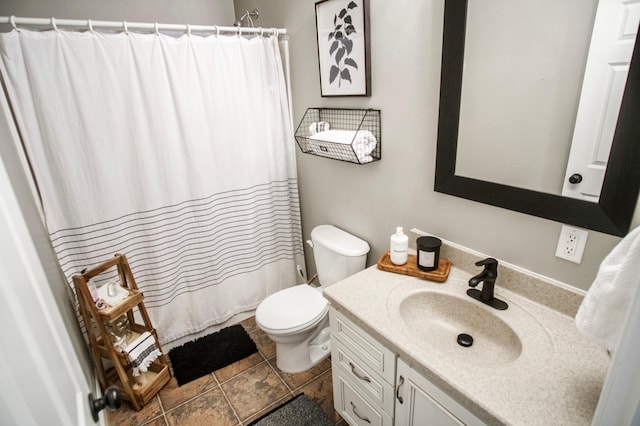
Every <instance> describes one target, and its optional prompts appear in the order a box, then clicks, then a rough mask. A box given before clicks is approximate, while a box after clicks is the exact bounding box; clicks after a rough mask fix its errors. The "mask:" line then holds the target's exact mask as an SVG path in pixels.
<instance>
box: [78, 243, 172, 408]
mask: <svg viewBox="0 0 640 426" xmlns="http://www.w3.org/2000/svg"><path fill="white" fill-rule="evenodd" d="M111 268H117V272H118V278H119V281H120V282H119V284H120V286H121V287H123V288H124V289H126V290H127V291H128V293H129V295H128V296H127V297H126V298H125V299H124V300H122V301H120V302H119V303H117V304H115V305H114V306H106V307H104V308H103V309H98V307H97V306H96V302H94V300H93V297H92V295H91V292H90V291H89V286H88V282H89V280H90V279H91V278H94V277H96V276H98V275H100V274H102V273H104V272H106V271H108V270H110V269H111ZM73 283H74V286H75V290H76V297H77V298H78V305H79V310H80V315H81V316H82V319H83V321H84V324H85V327H86V333H87V338H88V344H89V351H90V353H91V358H92V359H93V362H94V364H95V368H96V372H97V375H98V380H99V382H100V386H102V390H103V391H104V390H105V389H106V388H107V387H109V386H112V385H116V386H118V388H119V389H120V393H121V395H122V398H123V399H125V400H127V401H129V402H130V403H131V405H132V406H133V408H135V409H136V410H140V409H141V408H142V407H143V406H144V405H145V404H146V403H148V402H149V401H150V400H151V399H152V398H153V397H154V396H155V394H156V393H158V391H159V390H160V389H161V388H162V387H163V386H164V385H165V384H166V383H167V382H168V381H169V380H170V378H171V372H170V370H169V365H168V362H167V359H166V355H164V354H163V355H161V356H160V357H158V358H157V359H156V360H155V361H154V362H153V363H152V364H151V365H150V366H149V368H148V371H147V372H145V373H141V374H140V376H138V378H134V377H133V375H132V371H131V370H132V369H131V367H130V365H129V359H128V357H127V354H126V353H123V352H121V351H120V350H119V348H118V347H116V346H115V345H114V343H113V341H112V339H111V335H110V333H109V332H108V330H107V324H109V323H112V322H113V321H114V320H115V319H117V318H119V317H120V316H122V315H126V316H127V318H128V320H129V328H130V330H131V333H130V336H129V337H128V338H127V343H131V342H132V341H133V340H135V338H136V337H138V336H140V334H142V333H144V332H145V331H148V332H149V333H151V335H152V336H153V338H154V339H155V343H156V346H157V347H158V349H159V350H160V352H162V348H161V346H160V342H159V341H158V336H157V334H156V330H155V329H154V328H153V325H152V324H151V320H150V319H149V315H148V313H147V309H146V308H145V306H144V301H143V299H144V298H143V295H142V293H141V292H140V291H139V290H138V286H137V285H136V281H135V279H134V278H133V274H132V273H131V268H130V267H129V262H127V258H126V257H125V256H124V255H123V254H116V255H115V257H114V258H113V259H111V260H108V261H106V262H104V263H102V264H100V265H98V266H96V267H95V268H93V269H91V270H89V271H83V273H82V274H79V275H75V276H74V277H73ZM135 310H137V313H138V314H139V316H140V318H141V320H142V321H141V323H137V322H136V320H137V319H136V318H135V316H134V312H135Z"/></svg>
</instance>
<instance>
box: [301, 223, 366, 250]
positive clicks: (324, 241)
mask: <svg viewBox="0 0 640 426" xmlns="http://www.w3.org/2000/svg"><path fill="white" fill-rule="evenodd" d="M311 240H312V241H313V244H320V245H322V246H324V247H326V248H328V249H329V250H331V251H334V252H336V253H338V254H341V255H342V256H362V255H364V254H367V253H369V250H370V248H369V244H367V242H366V241H364V240H361V239H360V238H358V237H356V236H354V235H351V234H349V233H348V232H345V231H343V230H342V229H339V228H336V227H335V226H333V225H318V226H316V227H315V228H313V230H312V231H311Z"/></svg>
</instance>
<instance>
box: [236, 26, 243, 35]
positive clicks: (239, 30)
mask: <svg viewBox="0 0 640 426" xmlns="http://www.w3.org/2000/svg"><path fill="white" fill-rule="evenodd" d="M236 29H237V30H238V38H240V37H242V27H236Z"/></svg>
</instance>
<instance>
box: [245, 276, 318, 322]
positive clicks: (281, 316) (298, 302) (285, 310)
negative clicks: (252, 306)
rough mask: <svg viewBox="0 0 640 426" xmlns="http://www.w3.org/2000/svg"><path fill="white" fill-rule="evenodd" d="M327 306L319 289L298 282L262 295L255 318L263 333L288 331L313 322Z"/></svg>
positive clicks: (316, 320)
mask: <svg viewBox="0 0 640 426" xmlns="http://www.w3.org/2000/svg"><path fill="white" fill-rule="evenodd" d="M328 310H329V302H328V301H327V299H325V298H324V297H323V296H322V294H321V292H319V291H317V290H316V289H314V288H313V287H311V286H310V285H308V284H300V285H296V286H293V287H289V288H286V289H284V290H280V291H278V292H276V293H274V294H272V295H271V296H269V297H267V298H266V299H264V301H263V302H262V303H260V305H259V306H258V308H257V309H256V322H257V323H258V324H259V326H260V328H262V329H263V330H264V331H265V332H266V333H272V334H289V333H295V332H297V331H300V330H303V329H305V328H309V327H312V326H314V325H316V324H317V323H318V322H319V321H320V320H322V319H323V318H324V316H325V315H326V313H327V311H328Z"/></svg>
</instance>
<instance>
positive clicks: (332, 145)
mask: <svg viewBox="0 0 640 426" xmlns="http://www.w3.org/2000/svg"><path fill="white" fill-rule="evenodd" d="M380 134H381V132H380V110H377V109H341V108H307V111H306V112H305V113H304V117H302V120H301V121H300V124H299V125H298V128H297V129H296V133H295V137H296V141H297V142H298V146H299V147H300V150H301V151H302V152H304V153H305V154H312V155H318V156H320V157H326V158H332V159H334V160H340V161H346V162H349V163H355V164H368V163H371V162H374V161H378V160H380V158H382V144H381V139H380Z"/></svg>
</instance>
